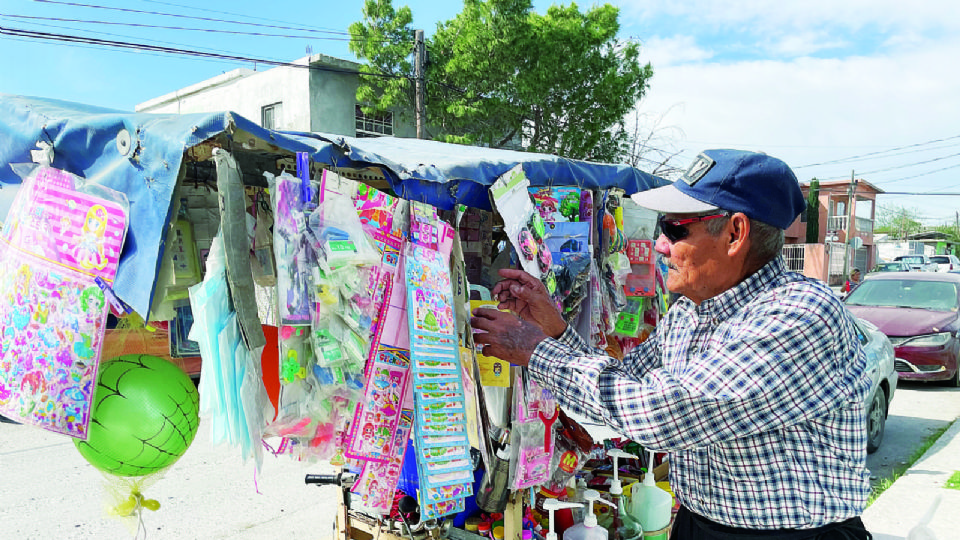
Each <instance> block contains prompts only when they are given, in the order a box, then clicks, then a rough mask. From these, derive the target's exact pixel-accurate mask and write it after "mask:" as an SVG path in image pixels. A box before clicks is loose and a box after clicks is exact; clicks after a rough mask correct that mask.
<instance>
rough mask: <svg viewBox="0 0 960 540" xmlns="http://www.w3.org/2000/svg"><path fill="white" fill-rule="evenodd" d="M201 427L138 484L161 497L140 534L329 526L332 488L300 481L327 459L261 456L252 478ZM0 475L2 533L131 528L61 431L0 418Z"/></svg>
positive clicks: (302, 533)
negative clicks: (176, 455) (180, 451)
mask: <svg viewBox="0 0 960 540" xmlns="http://www.w3.org/2000/svg"><path fill="white" fill-rule="evenodd" d="M204 427H205V426H203V425H201V426H200V432H199V433H198V435H197V438H196V440H195V441H194V443H193V445H192V446H191V447H190V449H189V450H188V451H187V453H186V454H185V455H184V456H183V458H181V459H180V461H179V462H177V463H176V464H175V465H174V466H173V467H172V468H171V469H170V470H169V471H168V472H167V473H166V475H165V476H164V478H162V479H160V480H158V481H157V482H156V483H155V484H154V485H153V486H151V487H149V488H147V489H146V490H144V494H145V495H146V496H148V497H150V498H154V499H157V500H158V501H159V502H160V503H161V505H162V506H161V508H160V510H158V511H157V512H149V511H148V512H144V516H143V521H144V526H145V530H146V538H148V539H150V540H162V539H177V540H181V539H189V538H205V539H207V538H231V539H234V538H237V539H246V540H251V539H260V538H263V539H276V538H284V537H286V538H319V539H323V538H329V537H330V536H331V531H332V524H333V521H334V516H335V513H336V497H337V491H336V490H335V488H333V487H323V488H317V487H315V486H305V485H304V483H303V476H304V474H305V473H307V472H315V473H323V472H332V468H331V467H330V466H329V465H327V466H321V465H310V464H306V463H298V462H294V461H291V460H290V459H289V458H286V457H284V458H273V457H271V456H268V458H267V461H266V463H265V465H264V470H263V471H262V472H261V473H260V474H259V475H258V476H257V477H256V478H255V477H254V469H253V464H252V462H248V463H246V464H244V463H242V462H241V460H240V457H239V456H240V454H239V451H238V450H234V449H233V448H231V447H227V446H218V447H214V446H213V445H212V444H211V443H210V437H209V434H208V433H207V430H206V429H204ZM0 482H2V484H0V486H2V487H0V538H3V539H7V538H10V539H13V538H16V539H34V538H36V539H44V540H46V539H51V538H57V539H94V538H96V539H113V538H123V539H129V538H132V537H133V536H134V534H133V531H132V530H131V529H129V528H128V525H130V524H128V523H123V522H121V521H120V520H118V519H117V518H113V517H108V516H106V515H105V512H104V501H105V493H106V488H105V483H104V476H103V475H101V474H100V473H99V472H98V471H97V470H96V469H94V468H93V467H92V466H90V465H89V464H87V462H86V461H84V460H83V458H82V457H81V456H80V454H79V453H78V452H77V451H76V449H75V448H74V446H73V443H72V442H71V441H70V439H69V438H68V437H66V436H63V435H56V434H53V433H48V432H46V431H43V430H40V429H36V428H31V427H25V426H20V425H14V424H6V423H0ZM257 487H259V491H260V492H259V493H257ZM133 525H134V526H135V525H136V524H135V523H134V524H133ZM142 537H143V536H142V531H141V538H142Z"/></svg>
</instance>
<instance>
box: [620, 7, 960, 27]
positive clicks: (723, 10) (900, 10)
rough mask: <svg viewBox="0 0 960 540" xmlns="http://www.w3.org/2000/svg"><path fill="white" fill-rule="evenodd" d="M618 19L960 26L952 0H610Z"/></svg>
mask: <svg viewBox="0 0 960 540" xmlns="http://www.w3.org/2000/svg"><path fill="white" fill-rule="evenodd" d="M615 2H616V3H617V4H618V5H619V6H620V7H621V10H622V13H623V17H622V20H631V19H634V20H635V19H652V18H655V17H661V16H666V17H671V18H682V19H685V20H686V21H688V23H689V24H690V25H695V26H701V27H702V26H710V25H714V26H723V27H730V26H738V25H744V24H747V23H752V24H756V25H759V26H760V27H761V29H763V28H765V27H770V28H794V29H796V28H816V27H820V26H822V25H824V24H829V25H831V26H839V27H844V28H848V29H851V30H857V29H860V28H862V27H863V26H865V25H869V24H874V25H878V26H880V27H882V28H888V29H890V28H902V29H918V28H929V27H937V28H944V29H950V28H953V29H956V28H958V27H960V10H958V9H957V8H956V2H955V1H954V0H924V1H923V2H903V1H901V0H843V1H837V0H688V1H684V2H677V1H676V0H615Z"/></svg>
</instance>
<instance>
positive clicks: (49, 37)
mask: <svg viewBox="0 0 960 540" xmlns="http://www.w3.org/2000/svg"><path fill="white" fill-rule="evenodd" d="M0 35H6V36H15V37H22V38H30V39H39V40H44V41H58V42H64V43H82V44H87V45H99V46H103V47H115V48H120V49H128V50H137V51H150V52H160V53H167V54H178V55H182V56H193V57H200V58H213V59H218V60H229V61H235V62H254V63H258V64H264V65H268V66H277V67H293V68H301V69H311V70H316V71H326V72H331V73H342V74H347V75H357V76H361V77H362V76H366V77H378V78H386V79H409V77H407V76H405V75H391V74H388V73H368V72H362V71H358V70H349V69H338V68H333V67H327V66H317V65H305V64H296V63H293V62H282V61H278V60H269V59H265V58H253V57H249V56H240V55H234V54H222V53H214V52H205V51H197V50H191V49H180V48H176V47H163V46H160V45H147V44H143V43H132V42H125V41H113V40H106V39H98V38H91V37H84V36H72V35H68V34H54V33H50V32H38V31H34V30H23V29H19V28H9V27H5V26H0Z"/></svg>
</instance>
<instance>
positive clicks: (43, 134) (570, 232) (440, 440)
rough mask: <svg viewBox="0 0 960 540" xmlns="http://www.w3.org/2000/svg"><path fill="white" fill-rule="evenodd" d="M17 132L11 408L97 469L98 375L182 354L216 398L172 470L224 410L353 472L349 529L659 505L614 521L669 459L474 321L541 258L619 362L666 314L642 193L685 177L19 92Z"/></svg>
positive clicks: (10, 231)
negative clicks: (517, 357)
mask: <svg viewBox="0 0 960 540" xmlns="http://www.w3.org/2000/svg"><path fill="white" fill-rule="evenodd" d="M0 119H2V120H0V182H3V189H2V190H0V219H3V220H4V221H5V223H6V226H5V228H4V232H3V256H4V258H5V259H4V263H5V264H4V265H2V266H3V267H4V270H3V272H0V294H4V295H5V298H9V299H11V300H12V301H13V303H12V307H11V308H10V309H7V310H6V313H3V319H2V320H0V325H2V328H3V338H4V348H3V351H2V354H3V356H2V358H0V365H2V366H3V367H4V369H3V370H0V413H2V414H4V415H6V416H10V417H13V418H15V419H17V420H18V421H21V422H24V423H31V424H35V425H37V426H39V427H41V428H44V429H50V430H53V431H58V432H61V433H64V434H66V435H68V436H71V437H74V438H75V439H77V440H78V441H82V442H78V447H80V448H81V452H82V453H83V452H84V449H86V452H87V453H85V454H84V455H85V457H87V454H89V453H91V451H90V448H96V449H97V451H98V452H99V453H100V454H102V453H108V452H109V447H111V446H112V445H110V444H99V445H98V444H97V441H96V440H94V439H96V438H97V437H100V438H101V441H102V440H103V439H102V438H103V437H111V436H113V435H112V434H110V433H98V434H94V432H93V431H92V430H91V429H90V421H91V418H96V417H97V414H98V411H97V410H96V407H97V403H98V400H97V399H94V398H95V396H99V395H100V394H99V392H106V391H107V390H102V388H114V390H113V391H117V390H116V388H115V387H116V386H117V385H116V384H114V386H113V387H111V386H110V385H111V384H113V383H110V382H105V381H103V380H101V379H100V378H99V377H98V374H99V375H100V376H102V375H103V374H104V373H107V372H108V371H109V372H116V371H117V370H118V369H122V370H124V372H125V371H126V370H132V369H134V367H132V366H127V364H136V365H137V366H141V367H142V368H144V369H146V367H144V366H148V365H153V364H150V362H153V360H150V361H149V362H147V361H146V360H143V359H141V360H130V358H131V357H138V355H140V356H142V355H149V358H155V357H160V358H161V359H165V360H170V361H172V362H174V363H176V364H179V365H180V366H181V367H183V368H184V369H185V370H186V372H187V373H189V374H191V375H194V376H199V383H198V390H199V395H198V396H195V397H192V396H191V395H190V393H189V392H187V393H185V394H183V393H177V391H174V390H171V392H170V395H171V396H173V395H175V396H176V397H175V398H173V397H170V398H169V399H175V400H176V401H177V403H185V402H187V401H190V402H191V403H193V408H192V409H191V408H190V407H180V406H178V410H179V411H181V412H182V413H183V415H184V419H183V421H182V422H181V423H178V424H177V425H176V426H174V427H172V428H170V429H173V430H174V431H176V432H177V433H178V434H179V438H180V439H181V444H180V447H182V448H180V447H178V448H177V449H176V452H170V454H171V455H173V454H176V455H175V456H174V457H173V459H172V461H176V457H178V456H179V454H177V452H179V453H182V452H183V451H186V446H188V445H189V442H190V440H191V439H192V436H193V435H192V433H195V432H196V429H197V427H196V422H195V421H194V420H192V419H193V418H195V416H196V414H197V411H199V416H200V417H202V418H203V419H204V424H205V428H206V429H211V430H212V433H213V434H214V440H215V441H223V442H226V443H229V444H230V445H232V446H234V447H236V448H238V449H239V450H240V452H241V454H242V455H243V457H244V458H245V459H247V458H253V460H254V462H255V463H256V464H257V466H258V467H259V465H260V464H261V463H262V460H263V459H264V445H263V444H262V443H261V441H262V440H266V441H268V442H270V444H271V446H270V449H271V452H270V453H272V454H274V455H275V456H278V458H279V457H282V456H291V457H293V458H295V459H301V460H304V461H309V460H315V459H320V460H329V461H330V462H332V463H334V464H337V465H340V466H341V467H342V468H343V471H344V474H342V475H341V476H339V477H338V478H337V481H338V482H339V483H341V484H342V486H343V489H344V493H345V497H344V501H343V504H342V511H341V514H340V517H339V518H338V530H339V534H340V537H341V538H343V539H344V540H346V539H347V538H367V537H376V536H379V535H381V534H394V535H398V536H405V537H426V536H432V537H434V538H439V537H443V536H451V537H457V536H464V535H466V536H469V535H470V534H475V533H483V531H484V530H485V531H486V534H482V535H485V536H488V537H493V538H511V539H512V538H518V539H519V538H520V537H521V536H522V531H521V529H526V530H529V531H530V533H529V534H531V535H540V536H544V535H545V534H546V530H545V529H542V526H543V524H544V523H545V522H546V521H547V516H548V514H550V513H551V511H557V512H558V513H559V514H560V515H559V516H558V517H556V518H554V526H555V528H557V530H558V531H559V530H561V529H562V528H565V527H567V526H570V525H571V524H570V523H569V522H567V521H565V520H567V519H568V518H567V517H566V516H568V515H570V514H569V510H566V511H565V510H564V509H563V508H560V507H558V506H557V503H556V501H566V500H568V499H569V500H570V501H573V502H576V503H577V504H580V503H583V502H584V500H585V499H584V493H583V492H584V490H586V491H588V492H589V491H590V489H589V488H597V489H602V490H604V491H607V492H609V493H610V496H607V495H606V494H604V496H602V497H600V496H599V495H597V497H593V495H592V494H591V493H588V494H587V495H586V499H593V498H599V499H600V502H598V503H595V504H593V507H594V508H593V512H595V513H597V514H600V516H601V519H600V520H599V525H598V526H599V527H606V528H608V529H610V530H611V532H612V534H614V535H618V534H621V533H623V534H624V535H626V536H636V535H638V534H640V532H639V527H637V526H633V525H635V524H634V523H633V520H632V517H631V516H633V515H635V514H641V513H642V512H633V511H631V510H630V509H629V508H630V506H629V504H627V505H626V506H624V505H623V501H619V502H620V503H621V504H620V505H619V506H620V508H619V509H618V508H616V507H617V503H618V499H619V497H620V496H621V493H622V492H623V491H624V490H622V489H618V486H619V485H620V484H621V480H620V478H619V475H620V474H621V472H623V473H625V474H626V475H627V476H628V477H629V476H632V477H633V478H636V477H637V476H638V474H639V467H640V465H641V464H645V465H646V467H647V468H648V469H652V468H653V467H652V465H653V462H652V458H650V457H641V454H642V449H640V448H638V447H637V446H636V445H635V444H632V443H630V442H629V441H625V440H616V437H617V436H616V434H606V435H609V436H610V437H613V438H614V439H615V440H613V441H610V440H608V441H606V443H605V444H598V442H603V439H604V438H606V435H596V434H595V436H593V437H591V436H590V435H589V434H584V432H583V428H582V427H580V426H579V424H577V422H576V421H575V419H571V418H569V417H567V416H566V415H565V414H564V413H563V411H560V410H559V409H558V407H557V405H556V404H555V403H554V401H553V399H552V396H550V394H549V392H547V391H545V390H543V389H540V388H539V387H537V385H536V384H535V383H534V382H532V381H531V380H529V379H528V378H527V377H526V376H525V374H524V371H523V370H522V369H517V368H511V366H510V365H509V364H506V363H504V362H502V361H499V360H498V359H496V358H486V357H483V356H482V355H480V354H477V352H476V350H475V348H474V346H473V339H472V331H471V328H470V327H469V310H470V309H471V308H476V307H479V306H483V305H491V304H492V305H493V307H494V308H495V307H496V305H495V304H496V302H493V301H491V300H490V298H489V291H490V289H491V288H492V286H493V285H494V283H495V282H496V279H497V277H496V270H497V269H498V268H505V267H516V268H522V269H524V270H526V271H527V272H528V273H530V274H531V275H533V276H535V277H537V278H538V279H541V280H542V281H543V283H544V284H545V285H546V287H547V289H548V290H549V291H550V293H551V295H552V296H553V298H554V299H555V301H556V303H557V307H558V309H560V311H561V313H562V314H563V316H564V318H565V319H566V320H567V322H568V323H569V324H570V325H571V326H572V327H573V328H575V329H576V330H577V332H579V333H580V335H581V336H582V337H583V338H584V339H585V340H586V341H587V342H588V343H590V344H592V345H595V346H598V347H600V348H605V349H607V350H608V351H610V352H611V354H613V355H615V356H617V355H622V354H624V352H626V351H628V350H629V349H630V348H632V347H634V346H636V344H638V343H639V342H641V341H642V340H643V339H645V338H646V336H647V335H649V332H650V330H651V329H652V327H653V325H655V324H656V321H657V318H658V315H659V314H660V313H661V312H662V311H663V310H664V309H665V302H664V296H663V288H662V286H660V285H659V283H658V277H659V271H658V267H657V261H656V258H655V256H654V254H653V249H652V248H653V235H654V227H655V216H654V215H652V214H651V213H649V212H646V211H643V210H642V209H640V208H638V207H636V206H635V205H633V204H632V203H631V202H630V200H629V198H628V197H626V196H625V195H630V194H632V193H635V192H637V191H642V190H646V189H650V188H653V187H657V186H660V185H664V184H665V182H664V181H663V180H661V179H659V178H657V177H655V176H652V175H649V174H646V173H644V172H642V171H639V170H637V169H634V168H631V167H628V166H624V165H608V164H597V163H588V162H582V161H575V160H568V159H564V158H562V157H558V156H549V155H542V154H531V153H523V152H513V151H504V150H493V149H486V148H477V147H465V146H458V145H450V144H444V143H437V142H432V141H421V140H411V139H395V138H375V139H354V138H349V137H341V136H334V135H327V134H319V133H290V132H277V131H269V130H264V129H262V128H260V127H259V126H257V125H255V124H254V123H252V122H250V121H248V120H246V119H244V118H242V117H239V116H237V115H234V114H232V113H218V114H196V115H182V116H181V115H149V114H131V113H124V112H119V111H112V110H107V109H101V108H95V107H89V106H84V105H78V104H73V103H65V102H59V101H55V100H49V99H39V98H27V97H21V96H8V95H0ZM56 201H68V202H67V203H66V204H65V205H61V206H62V208H61V206H58V205H57V204H55V202H56ZM65 215H69V216H74V215H76V216H77V218H76V220H73V219H72V217H71V218H70V219H67V218H66V217H64V216H65ZM43 246H47V248H44V247H43ZM39 275H43V276H45V278H44V279H45V281H43V282H42V283H41V282H40V281H38V279H37V278H36V276H39ZM57 280H61V281H62V282H63V283H67V284H68V285H69V287H67V288H68V289H70V287H72V289H70V290H72V291H73V292H71V293H69V294H67V293H65V292H64V291H65V290H66V289H64V288H63V287H58V286H57V284H59V283H61V281H57ZM67 280H72V281H69V282H68V281H67ZM53 282H57V284H53ZM87 291H89V293H87ZM84 294H86V296H84ZM74 297H75V298H74ZM68 304H69V305H70V306H73V305H74V304H76V305H77V306H79V307H81V308H82V309H78V310H77V313H74V312H72V311H68V310H67V308H66V306H67V305H68ZM71 309H74V308H72V307H71ZM44 310H47V311H44ZM47 312H50V313H53V314H54V315H49V316H48V315H47ZM77 324H81V326H77V327H76V329H75V330H74V331H73V332H71V331H65V329H67V328H70V327H71V325H77ZM81 330H82V331H81ZM27 333H30V334H29V335H30V336H33V337H39V339H40V341H39V342H40V343H47V344H48V345H47V346H46V347H45V348H40V349H38V348H37V346H33V345H27V344H26V343H27V342H26V340H25V338H26V336H27ZM43 336H49V339H48V340H46V341H44V338H43ZM81 336H84V339H85V340H84V339H81ZM117 358H125V359H127V360H125V361H124V362H126V364H124V367H122V368H120V367H116V366H117V364H114V363H112V362H113V361H114V360H115V359H117ZM101 364H103V365H104V366H106V365H107V364H109V365H110V367H111V369H110V370H107V369H105V368H103V369H100V368H101ZM114 382H116V381H114ZM144 384H146V385H149V378H147V380H146V382H145V383H144ZM165 384H167V383H165ZM169 384H170V385H171V388H172V387H173V386H175V383H173V382H171V383H169ZM54 389H56V392H54V391H53V390H54ZM181 394H182V395H181ZM167 398H168V396H167V395H166V394H164V395H163V396H161V397H159V398H156V399H167ZM144 399H148V397H145V398H144ZM149 399H154V397H152V396H150V397H149ZM194 402H195V403H194ZM40 404H42V406H41V405H40ZM131 410H134V411H135V412H131V413H129V414H131V415H139V414H149V413H148V412H143V413H141V412H139V409H131ZM191 411H192V412H191ZM116 414H120V413H117V412H116V411H114V415H116ZM191 414H192V415H193V416H191ZM118 429H119V428H118ZM190 430H192V433H190ZM101 431H102V430H101ZM595 439H599V440H595ZM100 454H97V455H98V457H96V458H93V459H91V458H89V457H88V460H90V461H91V463H92V464H94V465H95V466H98V467H99V468H102V469H105V470H108V471H110V472H114V473H116V471H118V470H127V468H126V467H128V466H129V465H130V462H131V459H130V458H127V457H113V458H111V459H113V461H110V460H108V459H103V458H102V456H101V455H100ZM611 456H612V458H611ZM618 458H624V462H625V463H626V466H625V467H626V468H621V467H619V466H618V465H616V464H615V462H616V460H617V459H618ZM172 461H170V460H169V459H168V460H166V461H164V462H162V464H161V465H158V466H156V467H152V468H151V466H146V465H144V466H142V469H137V470H142V471H143V472H144V473H149V472H153V471H154V470H161V469H162V468H164V467H167V466H170V465H171V464H172ZM115 462H118V463H120V465H116V464H115ZM585 467H586V468H585ZM587 470H589V471H590V474H589V481H588V480H587V479H586V475H580V474H579V473H581V472H585V471H587ZM129 476H136V474H130V475H129ZM578 476H579V479H580V482H579V487H580V489H577V488H576V486H577V485H578V483H577V480H578ZM650 484H653V477H652V476H651V481H650ZM139 486H140V485H139V484H138V485H137V487H136V488H135V489H134V490H133V493H131V497H132V499H131V500H132V501H133V502H132V503H131V505H132V507H133V508H134V509H135V510H134V511H136V510H138V509H139V508H140V507H141V506H143V504H144V501H146V499H143V498H142V497H141V496H140V495H141V493H140V491H139V489H140V487H139ZM568 486H569V489H568ZM638 489H639V488H638ZM627 491H628V493H627V494H626V495H629V490H627ZM134 494H135V495H136V496H134ZM404 497H407V498H404ZM578 497H579V500H577V499H578ZM545 501H553V502H545ZM604 501H606V502H607V503H611V504H613V510H612V511H611V510H610V506H608V505H605V504H604ZM561 506H563V505H561ZM619 510H623V511H622V512H620V511H619ZM590 521H591V520H589V519H588V520H585V522H586V523H589V522H590ZM594 521H596V520H594ZM498 522H502V523H498ZM664 526H665V525H664ZM451 527H452V528H451ZM648 532H659V531H648ZM364 535H366V536H364ZM573 536H574V533H571V538H572V537H573Z"/></svg>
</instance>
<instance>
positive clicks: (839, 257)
mask: <svg viewBox="0 0 960 540" xmlns="http://www.w3.org/2000/svg"><path fill="white" fill-rule="evenodd" d="M801 189H802V190H803V195H804V196H805V197H806V196H807V195H808V193H809V191H810V185H809V184H803V185H801ZM880 193H883V190H881V189H880V188H878V187H876V186H874V185H873V184H871V183H870V182H867V181H866V180H860V179H858V180H857V181H856V184H855V185H854V186H853V187H851V183H850V181H848V180H839V181H827V182H821V183H820V189H819V192H818V195H817V200H818V203H819V205H818V216H819V218H818V238H817V242H816V243H807V239H806V235H807V215H806V213H803V214H801V215H800V217H798V218H797V220H796V221H794V222H793V224H792V225H790V228H788V229H787V231H786V233H785V235H784V236H785V242H786V245H785V246H784V248H783V255H784V258H785V259H786V262H787V266H788V267H789V268H790V269H791V270H793V271H796V272H800V273H802V274H804V275H805V276H809V277H813V278H817V279H821V280H823V281H826V282H827V283H828V284H830V285H840V284H842V283H843V281H844V280H845V279H846V278H845V276H844V274H845V273H846V272H849V270H850V269H851V268H860V269H866V268H872V267H873V266H874V265H875V264H876V263H877V249H876V244H875V242H874V236H873V223H874V219H875V217H876V211H877V204H876V202H877V195H878V194H880Z"/></svg>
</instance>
